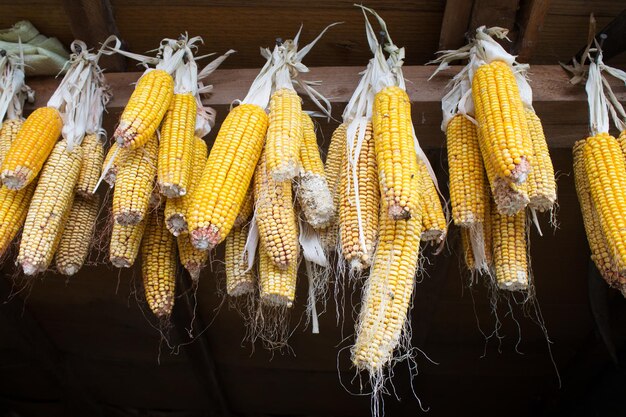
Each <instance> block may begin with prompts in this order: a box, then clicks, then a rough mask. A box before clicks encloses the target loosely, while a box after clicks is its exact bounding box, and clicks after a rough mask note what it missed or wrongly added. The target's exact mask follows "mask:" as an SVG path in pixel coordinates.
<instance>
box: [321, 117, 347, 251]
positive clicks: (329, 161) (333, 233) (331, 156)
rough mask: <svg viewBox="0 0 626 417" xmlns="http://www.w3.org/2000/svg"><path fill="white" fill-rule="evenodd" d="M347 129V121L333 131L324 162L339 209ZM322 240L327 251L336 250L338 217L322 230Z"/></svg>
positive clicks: (335, 204) (334, 202) (327, 180)
mask: <svg viewBox="0 0 626 417" xmlns="http://www.w3.org/2000/svg"><path fill="white" fill-rule="evenodd" d="M346 129H347V126H346V124H345V123H342V124H340V125H339V126H338V127H337V129H335V131H334V132H333V135H332V137H331V139H330V145H329V146H328V154H327V155H326V163H325V164H324V173H325V175H326V182H327V183H328V189H329V190H330V192H331V194H332V195H333V204H334V206H335V207H336V208H337V209H339V206H340V204H341V195H340V188H339V187H340V186H341V184H340V179H341V169H342V166H343V160H344V159H345V157H346ZM320 240H321V241H322V246H323V247H324V249H325V250H327V251H334V250H335V249H336V247H337V243H338V240H339V221H338V219H337V217H335V219H334V220H333V221H331V224H330V225H329V226H328V227H326V228H325V229H324V230H321V231H320Z"/></svg>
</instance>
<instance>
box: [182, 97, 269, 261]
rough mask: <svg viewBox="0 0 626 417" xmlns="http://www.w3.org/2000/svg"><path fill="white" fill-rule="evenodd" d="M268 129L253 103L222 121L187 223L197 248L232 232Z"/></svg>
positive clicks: (262, 114) (241, 107)
mask: <svg viewBox="0 0 626 417" xmlns="http://www.w3.org/2000/svg"><path fill="white" fill-rule="evenodd" d="M266 132H267V115H266V114H265V110H263V109H262V108H261V107H259V106H256V105H254V104H242V105H240V106H237V107H235V108H234V109H233V110H232V111H231V112H230V113H229V114H228V116H227V117H226V120H224V123H222V127H221V128H220V131H219V133H218V135H217V138H216V139H215V143H214V144H213V147H212V149H211V153H210V154H209V159H208V160H207V163H206V165H205V168H204V171H203V173H202V179H201V181H200V183H199V184H198V187H197V188H196V189H195V190H194V192H193V195H192V196H191V201H190V205H189V212H188V215H189V219H187V222H188V223H189V230H190V234H191V243H193V245H194V246H195V247H196V248H198V249H202V250H204V249H212V248H214V247H215V246H216V245H217V244H219V243H220V242H222V241H223V240H224V239H225V238H226V235H228V233H229V232H230V229H231V228H232V227H233V224H234V223H235V218H236V217H237V213H239V211H240V210H241V205H242V204H243V200H244V198H245V196H246V192H247V190H248V187H249V186H250V181H251V180H252V176H253V175H254V167H255V166H256V165H257V162H258V160H259V157H260V156H261V151H262V149H263V142H264V140H265V133H266Z"/></svg>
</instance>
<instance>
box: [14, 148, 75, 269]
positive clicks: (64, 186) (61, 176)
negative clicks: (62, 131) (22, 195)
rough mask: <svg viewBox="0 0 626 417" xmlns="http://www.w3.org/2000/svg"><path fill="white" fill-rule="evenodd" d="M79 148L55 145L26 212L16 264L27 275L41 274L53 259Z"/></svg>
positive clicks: (71, 195) (69, 202) (68, 206)
mask: <svg viewBox="0 0 626 417" xmlns="http://www.w3.org/2000/svg"><path fill="white" fill-rule="evenodd" d="M82 151H83V150H82V148H80V147H77V148H75V149H74V150H73V151H72V152H70V151H68V150H67V143H66V142H65V140H62V141H59V142H57V144H56V145H55V146H54V149H53V150H52V152H51V153H50V156H49V157H48V160H47V161H46V164H45V165H44V167H43V169H42V171H41V175H40V178H39V181H38V183H37V187H36V188H35V193H34V194H33V198H32V200H31V203H30V207H29V208H28V214H27V215H26V222H25V223H24V231H23V232H22V241H21V243H20V251H19V254H18V257H17V262H18V263H19V264H20V265H21V266H22V269H23V270H24V273H25V274H26V275H34V274H36V273H38V272H44V271H45V270H46V269H47V268H48V266H49V265H50V262H51V261H52V257H53V256H54V252H55V251H56V249H57V247H58V245H59V241H60V240H61V235H62V233H63V229H64V228H65V224H66V221H67V217H68V215H69V214H70V210H71V208H72V200H73V198H74V189H75V187H76V181H78V175H79V174H80V165H81V162H82V157H83V152H82Z"/></svg>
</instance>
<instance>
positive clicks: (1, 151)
mask: <svg viewBox="0 0 626 417" xmlns="http://www.w3.org/2000/svg"><path fill="white" fill-rule="evenodd" d="M23 123H24V121H23V120H22V119H11V120H5V121H4V122H3V123H2V128H1V129H0V167H1V166H2V161H3V160H4V157H5V156H6V155H7V153H8V152H9V148H11V143H13V141H14V140H15V138H17V133H18V132H19V131H20V128H21V127H22V124H23Z"/></svg>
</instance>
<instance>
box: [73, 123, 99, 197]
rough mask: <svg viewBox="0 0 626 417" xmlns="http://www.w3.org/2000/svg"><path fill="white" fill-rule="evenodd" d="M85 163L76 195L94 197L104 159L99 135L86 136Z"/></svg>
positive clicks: (83, 145) (84, 146)
mask: <svg viewBox="0 0 626 417" xmlns="http://www.w3.org/2000/svg"><path fill="white" fill-rule="evenodd" d="M81 147H82V148H83V162H82V164H81V166H80V175H79V176H78V183H77V184H76V194H78V195H80V196H81V197H84V198H88V197H93V195H94V189H95V188H96V184H97V183H98V179H99V178H100V172H101V170H102V164H103V159H104V146H103V144H102V141H101V140H100V138H99V137H98V135H97V134H89V135H85V137H84V138H83V143H82V144H81Z"/></svg>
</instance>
